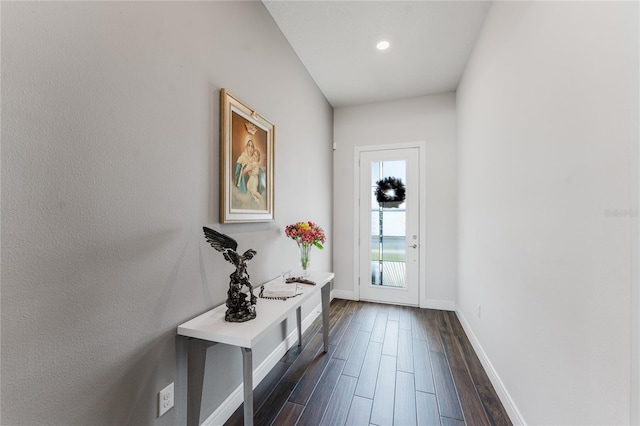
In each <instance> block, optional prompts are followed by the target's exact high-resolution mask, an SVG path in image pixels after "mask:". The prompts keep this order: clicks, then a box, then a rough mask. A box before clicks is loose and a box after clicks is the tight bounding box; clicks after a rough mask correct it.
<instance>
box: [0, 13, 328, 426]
mask: <svg viewBox="0 0 640 426" xmlns="http://www.w3.org/2000/svg"><path fill="white" fill-rule="evenodd" d="M1 7H2V114H3V116H2V135H1V136H2V371H1V375H2V389H1V391H2V392H1V397H2V424H7V425H9V424H10V425H19V424H24V425H38V424H46V425H74V424H77V425H87V424H91V425H101V424H111V425H113V424H119V425H123V424H133V425H145V424H158V425H159V424H166V425H175V424H184V423H185V421H186V404H185V391H186V386H185V376H184V373H185V362H186V358H185V357H186V353H185V344H184V341H183V340H181V339H178V338H176V326H177V325H178V324H180V323H182V322H184V321H186V320H188V319H190V318H192V317H194V316H196V315H197V314H200V313H201V312H204V311H205V310H207V309H210V308H212V307H213V306H217V305H219V304H221V303H223V302H224V300H225V299H226V291H227V289H228V282H229V278H228V276H229V274H230V273H231V272H232V270H233V267H232V266H231V265H230V264H228V263H226V262H225V261H224V260H223V258H222V256H221V254H220V253H218V252H216V251H215V250H214V249H212V248H211V247H210V246H208V245H207V244H206V242H205V241H204V237H203V235H202V228H201V227H202V225H205V224H213V225H212V226H213V227H215V228H217V229H218V230H221V231H222V232H225V233H228V234H230V235H232V236H233V237H235V238H236V239H237V240H238V242H239V247H240V248H242V249H246V248H249V247H252V248H255V249H256V250H257V251H258V255H257V256H256V258H254V259H253V260H252V261H251V263H250V264H249V272H250V273H251V277H252V279H253V281H254V283H260V282H263V281H265V280H267V279H268V278H271V277H273V276H275V275H276V274H278V273H280V272H281V271H283V270H286V269H290V268H291V267H294V266H296V264H297V259H298V254H297V247H296V245H295V244H294V243H293V242H292V241H290V240H287V239H286V238H285V237H284V236H283V233H282V229H283V227H284V226H285V225H287V224H289V223H292V222H294V221H298V220H303V219H309V220H314V221H316V222H318V223H320V224H321V225H323V226H324V227H325V229H326V230H327V232H328V234H329V235H331V234H332V223H331V222H332V213H331V212H332V196H331V191H332V188H331V181H332V151H331V135H332V120H333V117H332V108H331V106H330V105H329V104H328V102H327V101H326V99H325V98H324V96H323V95H322V94H321V92H320V91H319V89H318V88H317V86H316V85H315V84H314V82H313V81H312V80H311V78H310V77H309V75H308V74H307V72H306V70H305V69H304V67H303V66H302V64H301V63H300V61H299V60H298V58H297V56H296V55H295V54H294V52H293V51H292V49H291V48H290V46H289V44H288V43H287V41H286V40H285V38H284V37H283V35H282V34H281V32H280V31H279V29H278V28H277V26H276V25H275V23H274V22H273V20H272V19H271V17H270V15H269V13H268V12H267V11H266V9H265V8H264V6H263V5H262V4H261V3H260V2H217V1H216V2H186V3H185V2H176V3H173V2H171V3H169V2H56V3H51V2H29V3H26V2H2V5H1ZM221 87H225V88H226V89H227V90H229V91H230V92H231V93H233V94H235V95H237V96H239V97H240V98H242V99H243V100H245V101H246V102H247V103H249V104H250V105H251V106H252V107H254V108H255V109H257V110H258V111H259V112H260V113H262V114H264V115H265V116H266V117H267V118H269V119H270V120H271V121H272V122H274V123H275V125H276V133H275V134H276V150H275V152H276V174H275V180H276V221H275V222H274V223H266V224H246V225H225V226H221V225H217V224H216V223H217V222H218V182H217V177H218V164H219V154H218V152H219V136H218V135H219V114H220V111H219V90H220V88H221ZM309 159H312V161H313V167H312V170H310V167H309V164H308V161H309ZM331 259H332V251H331V242H330V243H329V244H328V247H327V248H326V249H325V250H323V251H322V252H320V251H316V252H314V253H313V259H312V266H313V267H314V268H317V269H331ZM292 320H293V321H292V324H295V322H294V319H292ZM289 330H291V327H289ZM281 341H282V331H281V330H278V332H277V333H275V334H274V335H271V336H269V337H267V338H266V340H265V342H264V344H263V345H261V346H260V347H259V348H257V349H256V351H255V352H254V362H255V364H254V365H255V366H257V365H259V364H260V362H261V361H262V360H263V359H264V358H265V357H266V356H267V354H269V353H270V352H271V351H272V350H273V349H274V347H275V346H276V345H277V344H278V343H280V342H281ZM210 351H211V352H210V354H211V355H212V357H213V358H214V359H215V363H214V362H212V363H209V365H208V366H207V371H206V380H205V388H206V391H211V392H210V393H208V394H207V398H206V399H205V401H204V402H203V404H204V407H203V413H202V419H205V418H207V416H208V415H209V414H210V413H211V412H213V411H214V410H215V409H216V407H217V406H218V405H219V404H220V403H221V402H222V401H223V400H224V399H225V398H226V397H227V396H228V395H229V393H230V392H231V391H232V390H233V389H234V388H235V387H236V386H238V385H239V384H240V383H241V371H242V370H241V362H240V360H241V357H240V351H239V350H238V349H237V348H229V347H226V346H224V345H217V346H215V347H213V348H212V349H210ZM172 381H175V382H176V393H177V395H176V402H177V406H176V408H175V409H173V410H171V411H170V412H168V413H167V414H166V415H165V416H163V417H162V418H160V419H156V411H157V392H158V391H159V390H160V389H162V388H163V387H164V386H165V385H167V384H168V383H170V382H172Z"/></svg>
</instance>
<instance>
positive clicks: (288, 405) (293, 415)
mask: <svg viewBox="0 0 640 426" xmlns="http://www.w3.org/2000/svg"><path fill="white" fill-rule="evenodd" d="M302 410H304V406H303V405H298V404H294V403H292V402H285V404H284V407H282V410H280V413H279V414H278V417H276V419H275V420H274V421H273V423H272V425H273V426H291V425H295V424H296V422H297V421H298V418H299V417H300V413H302Z"/></svg>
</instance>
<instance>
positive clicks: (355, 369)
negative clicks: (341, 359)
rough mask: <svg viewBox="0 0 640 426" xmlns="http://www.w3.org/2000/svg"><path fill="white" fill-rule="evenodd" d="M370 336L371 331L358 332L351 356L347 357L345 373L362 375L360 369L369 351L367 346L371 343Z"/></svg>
mask: <svg viewBox="0 0 640 426" xmlns="http://www.w3.org/2000/svg"><path fill="white" fill-rule="evenodd" d="M370 336H371V333H367V332H364V331H361V332H360V333H358V337H356V341H355V343H354V344H353V349H352V350H351V353H350V354H349V358H348V359H347V363H346V365H345V367H344V372H343V374H346V375H347V376H352V377H358V376H360V369H361V368H362V362H363V361H364V356H365V354H366V353H367V346H368V344H369V337H370Z"/></svg>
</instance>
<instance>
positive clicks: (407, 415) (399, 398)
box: [393, 371, 417, 426]
mask: <svg viewBox="0 0 640 426" xmlns="http://www.w3.org/2000/svg"><path fill="white" fill-rule="evenodd" d="M416 421H417V418H416V391H415V385H414V384H413V374H411V373H405V372H404V371H398V372H397V373H396V397H395V405H394V408H393V424H394V425H403V426H411V425H415V424H416Z"/></svg>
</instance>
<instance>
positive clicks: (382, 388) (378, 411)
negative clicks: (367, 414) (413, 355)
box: [371, 355, 396, 425]
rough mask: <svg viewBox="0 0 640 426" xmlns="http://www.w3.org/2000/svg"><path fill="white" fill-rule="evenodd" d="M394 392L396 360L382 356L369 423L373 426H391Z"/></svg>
mask: <svg viewBox="0 0 640 426" xmlns="http://www.w3.org/2000/svg"><path fill="white" fill-rule="evenodd" d="M395 391H396V358H395V357H392V356H388V355H382V357H381V358H380V369H379V370H378V381H377V383H376V392H375V396H374V398H373V407H372V409H371V423H373V424H375V425H390V424H393V405H394V399H395Z"/></svg>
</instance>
